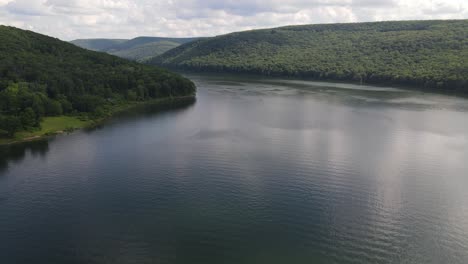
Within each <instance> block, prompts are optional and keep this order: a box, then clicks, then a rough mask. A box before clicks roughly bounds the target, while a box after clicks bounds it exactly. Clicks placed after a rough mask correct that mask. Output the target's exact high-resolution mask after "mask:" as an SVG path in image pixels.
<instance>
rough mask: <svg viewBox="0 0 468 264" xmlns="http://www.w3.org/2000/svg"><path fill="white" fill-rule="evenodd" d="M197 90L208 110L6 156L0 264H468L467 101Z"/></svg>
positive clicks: (120, 122)
mask: <svg viewBox="0 0 468 264" xmlns="http://www.w3.org/2000/svg"><path fill="white" fill-rule="evenodd" d="M189 77H190V78H191V79H192V80H194V81H195V82H196V84H197V86H198V95H197V101H196V103H194V104H191V105H188V106H185V107H181V108H178V109H173V110H169V111H163V112H156V113H154V112H145V113H140V114H135V113H134V114H128V115H123V116H120V117H116V118H114V119H113V120H111V121H110V122H108V124H106V125H104V126H103V127H101V128H99V129H95V130H92V131H81V132H76V133H73V134H71V135H67V136H58V137H56V138H54V139H50V140H48V141H38V142H31V143H26V144H21V145H15V146H11V147H3V148H1V150H0V151H1V152H0V263H2V264H22V263H28V264H30V263H36V264H37V263H44V264H46V263H47V264H49V263H184V264H185V263H190V264H196V263H200V264H211V263H213V264H219V263H228V264H229V263H232V264H234V263H236V264H238V263H247V264H250V263H252V264H253V263H256V264H257V263H268V264H271V263H273V264H274V263H304V264H305V263H468V100H466V99H463V98H460V97H452V96H447V95H437V94H429V93H423V92H418V91H408V90H400V89H395V88H386V87H372V86H358V85H350V84H337V83H322V82H308V81H292V80H278V79H255V78H249V77H230V76H212V77H209V76H189Z"/></svg>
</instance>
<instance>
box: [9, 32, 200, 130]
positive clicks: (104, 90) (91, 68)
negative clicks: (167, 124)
mask: <svg viewBox="0 0 468 264" xmlns="http://www.w3.org/2000/svg"><path fill="white" fill-rule="evenodd" d="M168 87H169V88H168ZM168 90H169V92H168ZM194 92H195V86H194V84H193V83H192V82H191V81H189V80H187V79H185V78H182V77H181V76H179V75H177V74H174V73H171V72H168V71H166V70H163V69H159V68H156V67H151V66H146V65H142V64H138V63H133V62H129V61H127V60H124V59H120V58H117V57H114V56H111V55H107V54H104V53H99V52H93V51H87V50H84V49H81V48H78V47H76V46H74V45H72V44H70V43H67V42H62V41H60V40H57V39H54V38H50V37H47V36H44V35H40V34H36V33H34V32H30V31H23V30H20V29H16V28H12V27H5V26H0V130H1V131H0V134H7V135H9V136H12V135H13V134H14V133H15V132H16V131H18V130H27V129H31V128H34V127H38V126H39V124H40V120H41V118H42V117H44V116H58V115H62V114H70V113H78V112H84V113H92V112H95V111H97V112H99V111H102V109H103V108H105V107H106V106H108V105H112V102H114V101H116V100H118V101H119V102H123V101H125V100H140V101H143V100H150V99H153V98H161V97H167V96H183V95H192V94H194ZM129 94H134V95H135V96H130V97H129V96H128V95H129ZM93 114H94V113H93Z"/></svg>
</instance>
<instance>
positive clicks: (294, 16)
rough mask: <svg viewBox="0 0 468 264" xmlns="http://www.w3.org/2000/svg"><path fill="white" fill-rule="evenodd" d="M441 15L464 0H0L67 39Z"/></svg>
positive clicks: (457, 10)
mask: <svg viewBox="0 0 468 264" xmlns="http://www.w3.org/2000/svg"><path fill="white" fill-rule="evenodd" d="M439 18H440V19H447V18H453V19H461V18H468V0H224V1H221V0H158V1H153V0H0V23H2V24H7V25H13V26H17V27H21V28H26V29H31V30H35V31H38V32H41V33H44V34H48V35H52V36H56V37H59V38H62V39H66V40H70V39H74V38H94V37H105V38H130V37H135V36H140V35H149V36H178V37H182V36H211V35H218V34H223V33H228V32H232V31H240V30H246V29H253V28H264V27H276V26H283V25H292V24H313V23H332V22H357V21H381V20H400V19H405V20H407V19H439Z"/></svg>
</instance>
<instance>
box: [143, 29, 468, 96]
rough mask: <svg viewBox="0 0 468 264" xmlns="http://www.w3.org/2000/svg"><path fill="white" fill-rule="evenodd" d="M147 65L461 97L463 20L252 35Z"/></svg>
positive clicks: (200, 44) (173, 53)
mask: <svg viewBox="0 0 468 264" xmlns="http://www.w3.org/2000/svg"><path fill="white" fill-rule="evenodd" d="M149 63H150V64H155V65H161V66H165V67H169V68H178V69H182V70H193V71H210V72H234V73H235V72H241V73H253V74H262V75H269V76H291V77H300V78H314V79H324V80H343V81H356V82H366V83H381V84H399V85H408V86H416V87H427V88H437V89H445V90H448V89H451V90H461V91H464V92H468V20H452V21H449V20H447V21H404V22H378V23H355V24H327V25H305V26H289V27H283V28H276V29H268V30H253V31H246V32H240V33H232V34H228V35H223V36H218V37H214V38H208V39H201V40H198V41H195V42H192V43H188V44H185V45H182V46H180V47H177V48H175V49H173V50H170V51H168V52H166V53H165V54H163V55H161V56H159V57H156V58H154V59H153V60H151V61H150V62H149Z"/></svg>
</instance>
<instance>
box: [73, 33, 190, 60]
mask: <svg viewBox="0 0 468 264" xmlns="http://www.w3.org/2000/svg"><path fill="white" fill-rule="evenodd" d="M196 39H197V38H164V37H137V38H134V39H77V40H73V41H71V43H73V44H75V45H76V46H79V47H82V48H85V49H89V50H93V51H101V52H107V53H109V54H112V55H116V56H119V57H121V58H125V59H129V60H135V61H138V62H143V61H146V60H149V59H151V58H153V57H155V56H158V55H161V54H163V53H164V52H166V51H168V50H171V49H173V48H175V47H178V46H180V45H182V44H185V43H188V42H191V41H194V40H196Z"/></svg>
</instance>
